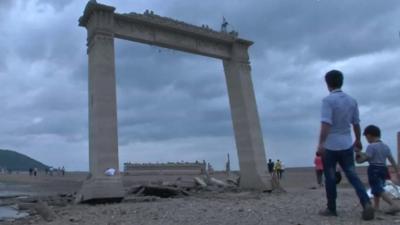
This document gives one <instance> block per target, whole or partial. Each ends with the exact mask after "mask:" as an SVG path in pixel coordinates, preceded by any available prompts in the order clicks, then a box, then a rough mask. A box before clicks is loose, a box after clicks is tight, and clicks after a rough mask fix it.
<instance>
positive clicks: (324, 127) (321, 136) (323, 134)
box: [317, 122, 331, 155]
mask: <svg viewBox="0 0 400 225" xmlns="http://www.w3.org/2000/svg"><path fill="white" fill-rule="evenodd" d="M330 129H331V125H330V124H328V123H325V122H322V123H321V131H320V133H319V141H318V149H317V151H318V152H319V153H320V154H321V155H322V154H324V152H325V149H324V143H325V141H326V138H327V137H328V134H329V130H330Z"/></svg>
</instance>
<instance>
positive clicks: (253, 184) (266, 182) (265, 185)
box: [239, 174, 272, 191]
mask: <svg viewBox="0 0 400 225" xmlns="http://www.w3.org/2000/svg"><path fill="white" fill-rule="evenodd" d="M239 186H240V187H241V188H242V189H248V190H256V191H272V185H271V179H270V177H269V176H268V175H267V174H264V175H263V174H261V175H260V174H257V175H255V176H254V175H253V174H251V175H249V174H248V175H247V176H246V174H243V175H242V174H241V176H240V184H239Z"/></svg>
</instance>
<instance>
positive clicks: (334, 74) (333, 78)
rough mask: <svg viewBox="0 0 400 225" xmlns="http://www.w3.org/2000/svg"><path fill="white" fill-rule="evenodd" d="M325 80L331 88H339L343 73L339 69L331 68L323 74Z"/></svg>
mask: <svg viewBox="0 0 400 225" xmlns="http://www.w3.org/2000/svg"><path fill="white" fill-rule="evenodd" d="M325 81H326V84H328V86H329V87H331V88H341V87H342V85H343V73H342V72H340V71H339V70H331V71H329V72H327V73H326V74H325Z"/></svg>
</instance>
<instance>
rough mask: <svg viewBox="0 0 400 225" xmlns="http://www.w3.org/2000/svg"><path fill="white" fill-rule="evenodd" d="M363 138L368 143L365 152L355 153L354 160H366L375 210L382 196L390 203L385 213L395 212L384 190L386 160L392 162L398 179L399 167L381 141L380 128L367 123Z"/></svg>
mask: <svg viewBox="0 0 400 225" xmlns="http://www.w3.org/2000/svg"><path fill="white" fill-rule="evenodd" d="M364 135H365V138H366V139H367V141H368V143H369V145H368V147H367V150H366V151H365V153H361V152H359V153H357V155H356V160H357V162H358V163H363V162H366V161H368V163H369V166H368V182H369V186H370V187H371V193H372V194H373V195H374V207H375V210H379V201H380V199H381V198H382V199H383V200H384V201H385V202H387V203H388V204H389V205H390V209H389V211H388V212H387V213H389V214H395V213H398V212H400V206H398V205H397V204H396V203H395V202H394V201H393V200H392V198H391V197H390V196H389V194H388V193H387V192H386V191H385V189H384V187H385V183H386V179H387V178H388V172H389V171H388V168H387V166H386V160H389V162H390V163H391V164H392V166H393V168H394V170H395V171H396V176H397V179H398V180H399V181H400V173H399V168H398V166H397V164H396V161H395V160H394V158H393V156H392V153H391V151H390V148H389V147H388V146H387V145H386V144H385V143H383V142H382V141H381V130H380V129H379V127H377V126H375V125H369V126H367V127H366V128H365V130H364Z"/></svg>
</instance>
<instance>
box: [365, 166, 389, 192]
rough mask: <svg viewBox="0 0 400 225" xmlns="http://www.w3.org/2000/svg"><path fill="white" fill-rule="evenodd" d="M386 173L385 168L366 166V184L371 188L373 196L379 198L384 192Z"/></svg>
mask: <svg viewBox="0 0 400 225" xmlns="http://www.w3.org/2000/svg"><path fill="white" fill-rule="evenodd" d="M387 171H388V170H387V167H386V166H375V165H370V166H368V182H369V186H371V193H372V194H373V195H374V196H380V195H381V194H382V193H383V192H385V189H384V187H385V179H386V176H387Z"/></svg>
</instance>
